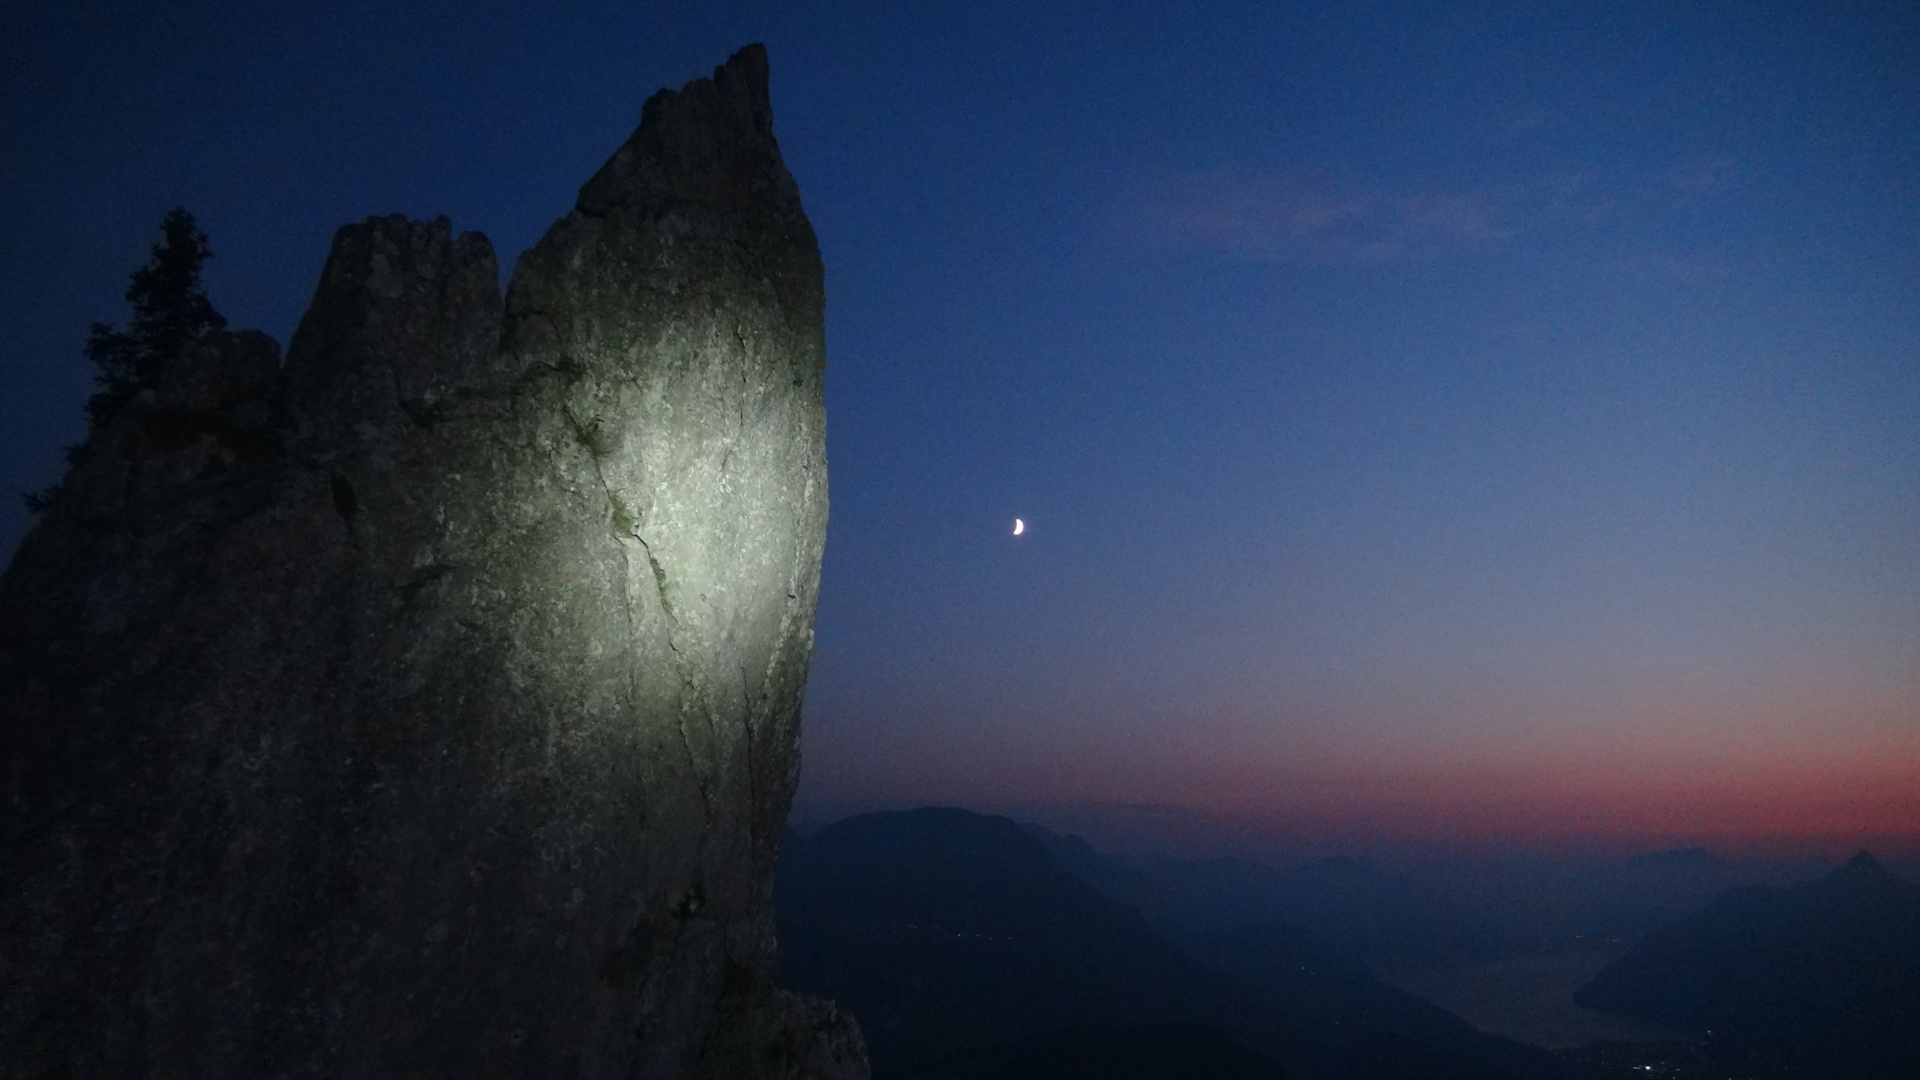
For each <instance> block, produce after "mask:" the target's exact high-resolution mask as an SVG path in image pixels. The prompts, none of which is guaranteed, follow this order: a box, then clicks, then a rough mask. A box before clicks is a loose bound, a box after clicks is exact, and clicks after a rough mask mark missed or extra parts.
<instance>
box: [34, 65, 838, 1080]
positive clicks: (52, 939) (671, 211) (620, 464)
mask: <svg viewBox="0 0 1920 1080" xmlns="http://www.w3.org/2000/svg"><path fill="white" fill-rule="evenodd" d="M497 282H498V277H497V271H496V267H495V262H494V255H493V251H492V248H491V246H490V245H489V243H488V242H487V240H486V238H485V237H482V236H480V235H478V234H475V233H460V234H456V233H454V232H453V230H452V228H451V226H450V225H449V224H448V222H447V221H446V219H444V218H442V219H440V220H438V221H436V222H433V223H431V224H423V223H420V222H415V221H409V220H406V219H404V218H400V217H391V218H374V219H369V220H367V221H365V222H363V223H361V224H358V225H352V226H348V227H346V228H343V229H342V230H340V232H339V234H338V236H337V237H336V238H335V242H334V247H333V251H332V254H331V255H330V256H329V258H328V260H327V265H326V268H325V270H324V272H323V273H322V275H321V281H320V285H319V288H318V291H317V292H316V294H315V295H314V298H313V301H312V304H311V306H310V307H309V309H308V311H307V314H306V317H305V318H304V319H303V320H302V322H301V324H300V328H299V330H298V331H297V333H296V334H295V336H294V340H293V343H292V345H291V347H290V349H289V350H288V354H287V357H286V361H285V363H284V364H281V363H280V362H279V359H278V355H277V347H276V346H275V345H274V343H273V342H272V341H270V340H269V339H267V338H265V337H264V336H262V335H259V334H252V333H225V332H220V333H215V334H211V335H209V336H207V337H205V338H203V339H202V340H201V341H200V342H199V343H198V344H197V345H195V346H194V347H193V348H192V349H190V350H189V351H188V353H187V356H186V358H185V360H184V361H183V362H182V363H180V364H178V365H177V366H176V367H175V368H174V369H173V370H171V371H169V372H168V373H167V374H166V375H165V376H164V377H163V378H162V379H161V380H160V382H159V383H158V385H157V386H155V387H152V388H149V389H144V390H142V391H141V392H140V393H139V394H137V395H136V396H135V397H134V398H133V399H132V400H131V401H130V402H128V404H127V405H126V407H125V408H124V409H123V410H121V411H120V412H119V414H118V415H117V416H116V417H115V418H114V419H113V421H112V422H111V423H110V424H108V425H106V426H105V427H104V429H103V430H100V431H97V432H95V433H94V435H93V437H92V439H91V441H90V445H89V446H88V448H87V452H86V453H85V454H84V455H82V457H81V463H80V465H79V466H78V467H76V469H75V470H74V472H73V473H72V475H71V476H70V477H69V478H68V480H67V482H66V483H65V484H64V486H63V488H62V491H61V494H60V495H59V497H58V498H57V499H56V500H55V502H54V503H53V505H52V506H51V507H49V509H48V512H47V515H46V517H45V518H44V520H43V521H42V523H41V524H40V526H39V527H38V528H37V529H36V530H35V531H34V532H33V533H32V534H31V535H29V536H28V537H27V538H26V540H25V541H24V542H23V543H22V545H21V547H20V550H19V552H18V555H17V557H16V558H15V560H14V562H13V564H12V566H11V567H9V569H8V571H7V573H6V575H5V577H4V578H3V579H0V709H3V710H4V711H3V712H0V759H3V760H4V769H5V772H4V784H5V789H4V794H5V799H6V813H5V820H4V825H0V829H4V832H0V965H4V966H0V1047H4V1048H5V1050H4V1057H5V1065H4V1069H3V1070H0V1071H4V1072H5V1073H6V1075H9V1076H34V1077H37V1076H75V1077H131V1076H196V1077H200V1076H204V1077H266V1076H295V1075H299V1076H336V1077H397V1076H425V1077H435V1076H445V1077H454V1076H459V1077H468V1076H540V1077H547V1076H603V1077H604V1076H643V1077H695V1076H702V1077H803V1076H804V1077H853V1076H864V1075H865V1071H866V1068H865V1063H864V1056H863V1051H862V1050H861V1045H860V1040H859V1034H858V1031H857V1029H855V1027H854V1026H853V1024H852V1022H851V1021H850V1020H848V1019H847V1018H846V1017H845V1016H844V1015H843V1014H840V1013H838V1012H837V1011H835V1010H834V1009H833V1008H832V1007H831V1006H828V1005H824V1004H821V1003H815V1002H812V1001H809V1000H807V999H803V998H800V997H797V996H795V995H792V994H790V993H788V992H786V991H784V990H782V989H780V988H779V987H778V985H777V984H776V981H775V962H774V939H773V925H772V912H771V909H770V900H771V883H772V873H773V868H774V860H775V854H776V850H777V847H778V844H779V840H780V837H781V835H782V829H783V824H784V820H785V817H786V813H787V810H788V806H789V802H790V798H791V794H792V787H793V783H794V779H795V776H796V770H797V767H798V761H797V751H796V734H797V725H798V720H799V709H800V700H801V690H802V685H803V682H804V680H805V677H806V670H807V663H808V658H809V654H810V651H811V644H812V622H813V613H814V606H815V598H816V591H817V586H818V580H819V578H818V575H819V567H820V554H821V546H822V543H823V540H824V535H825V524H826V513H827V501H826V496H827V489H826V459H825V451H824V437H823V436H824V415H823V411H822V406H821V391H820V387H821V373H822V369H823V363H824V360H823V350H824V345H823V342H824V327H823V299H822V291H821V265H820V260H819V254H818V248H817V245H816V243H815V240H814V236H813V232H812V230H811V228H810V227H809V225H808V223H807V220H806V217H805V216H804V215H803V214H802V212H801V208H800V202H799V196H798V192H797V189H796V188H795V186H794V183H793V180H792V178H791V177H790V176H789V175H788V173H787V171H786V168H785V167H784V166H783V165H782V163H781V160H780V156H779V150H778V147H777V145H776V144H775V141H774V138H773V135H772V114H771V111H770V108H769V105H768V98H767V71H766V58H765V54H764V52H763V51H762V50H761V49H760V48H759V47H758V46H751V47H749V48H747V49H743V50H742V51H741V52H740V53H739V54H737V55H736V56H734V57H733V58H732V59H730V60H729V61H728V62H727V63H726V64H725V65H723V66H722V67H720V68H719V69H717V70H716V71H715V73H714V75H713V77H712V78H711V79H702V80H698V81H696V82H693V83H690V84H688V85H687V86H686V87H685V88H684V89H682V90H680V91H679V92H662V93H660V94H658V95H656V96H655V97H653V98H652V99H651V100H649V101H648V102H647V103H646V107H645V111H644V113H643V118H642V122H641V125H640V128H639V130H638V131H637V132H636V133H635V134H634V135H633V137H632V138H631V139H629V140H628V142H627V143H626V145H624V146H622V147H621V148H620V150H619V151H618V152H617V153H616V154H615V155H614V156H613V158H612V160H610V161H609V162H608V163H607V164H606V166H605V167H603V168H602V169H601V170H600V171H599V173H597V174H596V175H595V176H594V177H593V178H592V179H591V180H590V181H589V182H588V183H587V184H586V186H585V187H583V188H582V189H581V192H580V198H579V202H578V204H577V205H576V207H575V209H574V210H573V212H572V213H570V214H568V215H567V216H566V217H565V218H563V219H562V220H561V221H559V222H558V223H556V224H555V225H554V226H553V227H552V228H551V229H550V230H549V231H548V233H547V235H546V236H545V237H544V238H543V239H542V240H541V241H540V242H539V244H537V245H536V246H535V247H534V248H532V249H531V250H529V251H528V252H527V253H526V254H525V255H524V256H523V257H522V258H521V259H520V261H519V263H518V265H517V266H516V268H515V271H514V275H513V281H512V284H511V286H510V288H509V289H508V291H507V294H506V296H505V298H504V301H503V299H502V297H501V296H500V293H499V288H498V284H497Z"/></svg>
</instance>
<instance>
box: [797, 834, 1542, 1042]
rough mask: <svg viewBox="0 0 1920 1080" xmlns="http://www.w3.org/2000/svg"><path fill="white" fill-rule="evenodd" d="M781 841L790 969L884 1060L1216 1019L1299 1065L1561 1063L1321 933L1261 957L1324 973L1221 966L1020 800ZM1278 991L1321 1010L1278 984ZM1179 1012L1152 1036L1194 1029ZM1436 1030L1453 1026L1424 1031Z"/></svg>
mask: <svg viewBox="0 0 1920 1080" xmlns="http://www.w3.org/2000/svg"><path fill="white" fill-rule="evenodd" d="M1057 839H1058V838H1056V840H1057ZM1055 846H1056V847H1058V846H1060V845H1059V844H1058V843H1055ZM1067 846H1068V848H1069V853H1070V854H1073V853H1074V852H1077V856H1076V857H1079V858H1097V853H1092V852H1091V850H1090V849H1088V850H1085V851H1079V850H1078V849H1077V848H1075V847H1074V846H1073V845H1067ZM782 859H783V861H782V867H781V872H780V876H779V879H778V884H777V891H776V897H775V905H776V911H777V912H778V915H779V920H780V921H779V931H780V953H781V958H782V961H783V965H784V967H785V974H786V976H787V978H788V979H789V980H790V981H791V983H792V984H793V985H794V986H796V987H799V988H802V989H804V990H806V991H807V992H811V993H818V994H823V995H828V996H831V997H832V998H834V999H835V1000H836V1001H838V1002H839V1003H840V1004H841V1005H842V1006H843V1007H845V1008H847V1009H848V1010H849V1011H851V1012H852V1013H853V1014H854V1015H855V1016H856V1017H857V1018H858V1019H859V1020H860V1023H861V1026H862V1029H863V1030H864V1031H865V1032H866V1034H867V1038H868V1045H869V1048H870V1050H871V1053H872V1057H873V1061H874V1064H875V1067H876V1069H877V1070H879V1074H880V1075H882V1076H889V1075H891V1076H896V1077H898V1076H904V1075H908V1074H907V1073H905V1072H903V1071H902V1070H903V1069H905V1068H907V1067H913V1068H916V1069H921V1070H923V1071H922V1072H917V1073H914V1074H912V1075H925V1076H933V1075H940V1076H948V1075H956V1076H957V1075H962V1074H960V1073H936V1072H933V1071H930V1070H932V1069H933V1067H934V1066H935V1065H936V1064H939V1065H941V1066H942V1067H948V1068H959V1067H961V1066H962V1065H966V1066H967V1067H978V1068H979V1069H982V1070H987V1069H989V1067H991V1069H999V1070H1002V1071H1001V1072H991V1071H982V1072H979V1073H977V1075H982V1076H988V1075H1024V1074H1021V1073H1017V1072H1014V1073H1009V1072H1006V1071H1005V1070H1007V1069H1013V1068H1016V1067H1021V1068H1024V1067H1026V1066H1027V1064H1029V1063H1030V1060H1029V1058H1028V1057H1026V1056H1025V1055H1028V1054H1033V1055H1038V1056H1039V1057H1044V1056H1045V1055H1047V1054H1052V1053H1054V1052H1055V1051H1056V1050H1057V1049H1058V1048H1059V1047H1061V1046H1065V1045H1069V1044H1070V1043H1071V1039H1070V1038H1069V1037H1068V1036H1066V1035H1060V1036H1058V1038H1057V1039H1056V1037H1055V1036H1053V1035H1048V1034H1047V1033H1048V1032H1059V1031H1060V1030H1061V1029H1064V1028H1071V1027H1081V1028H1084V1027H1086V1026H1088V1025H1102V1024H1105V1025H1114V1024H1119V1025H1168V1024H1173V1025H1181V1024H1185V1025H1196V1024H1198V1025H1209V1026H1212V1027H1217V1028H1220V1029H1224V1030H1225V1031H1227V1032H1230V1033H1231V1034H1232V1035H1233V1036H1234V1037H1235V1038H1237V1039H1239V1040H1240V1041H1241V1042H1242V1043H1243V1044H1245V1045H1246V1046H1249V1047H1251V1048H1253V1049H1255V1050H1257V1051H1261V1052H1264V1053H1269V1054H1272V1055H1273V1056H1275V1057H1278V1058H1280V1059H1281V1060H1283V1061H1285V1062H1286V1063H1287V1064H1288V1066H1289V1067H1291V1068H1293V1069H1294V1071H1295V1073H1296V1075H1300V1076H1322V1077H1341V1078H1347V1080H1372V1078H1385V1077H1399V1076H1406V1077H1447V1076H1461V1077H1468V1076H1472V1077H1481V1078H1492V1077H1499V1076H1515V1077H1518V1076H1549V1075H1553V1074H1554V1073H1555V1071H1556V1070H1557V1068H1558V1066H1557V1063H1555V1062H1553V1061H1552V1060H1551V1059H1550V1058H1548V1057H1546V1055H1544V1054H1542V1055H1539V1056H1538V1057H1533V1056H1530V1054H1529V1052H1528V1051H1527V1048H1523V1047H1519V1046H1518V1045H1517V1044H1513V1043H1507V1042H1505V1041H1504V1040H1496V1039H1491V1038H1489V1037H1487V1036H1482V1035H1479V1034H1478V1033H1475V1032H1473V1031H1472V1029H1471V1028H1468V1027H1467V1026H1466V1025H1465V1023H1464V1022H1462V1021H1460V1020H1458V1019H1457V1018H1455V1017H1452V1016H1450V1015H1449V1014H1447V1013H1444V1012H1442V1011H1441V1010H1439V1009H1437V1008H1435V1007H1433V1006H1431V1005H1427V1004H1426V1003H1424V1002H1421V1001H1419V1000H1418V999H1416V998H1412V997H1411V996H1409V995H1404V994H1400V993H1399V992H1397V991H1393V990H1390V989H1388V988H1387V987H1384V986H1381V985H1380V984H1378V983H1377V982H1374V981H1373V980H1371V979H1370V978H1369V977H1367V976H1366V975H1364V974H1363V973H1361V972H1359V971H1358V970H1356V969H1353V968H1351V967H1347V966H1344V965H1340V964H1338V963H1337V962H1331V961H1329V963H1330V965H1331V966H1328V967H1321V966H1320V965H1321V964H1322V962H1323V961H1325V960H1327V959H1328V958H1327V957H1326V956H1325V955H1324V950H1322V951H1319V952H1316V951H1315V950H1314V948H1313V946H1312V945H1311V944H1310V943H1308V942H1306V941H1305V940H1304V939H1302V940H1300V941H1298V942H1294V943H1293V944H1297V945H1298V948H1297V949H1296V948H1293V947H1292V946H1291V945H1288V944H1287V942H1286V941H1285V940H1284V939H1282V940H1281V941H1279V942H1278V943H1276V942H1274V941H1267V942H1263V943H1262V945H1263V946H1264V947H1265V948H1266V951H1265V952H1262V953H1261V954H1259V955H1260V961H1261V965H1262V966H1264V967H1271V968H1276V969H1277V968H1282V967H1287V966H1289V965H1292V966H1301V965H1300V964H1299V963H1298V961H1301V960H1303V959H1310V960H1311V963H1312V964H1313V965H1314V967H1313V968H1312V971H1313V972H1316V973H1319V974H1304V975H1301V976H1299V977H1298V979H1295V980H1294V981H1288V978H1289V977H1282V976H1275V977H1274V978H1273V979H1271V980H1270V982H1271V985H1263V986H1259V987H1253V986H1249V985H1248V984H1247V983H1245V982H1243V981H1241V980H1239V979H1235V978H1232V977H1229V976H1225V975H1222V974H1220V973H1218V972H1216V971H1213V970H1211V969H1209V968H1208V967H1206V966H1205V965H1203V964H1202V963H1200V962H1199V961H1197V960H1195V959H1194V958H1193V957H1191V956H1190V955H1188V954H1187V953H1185V952H1183V951H1182V950H1181V949H1180V948H1178V947H1176V946H1175V945H1174V944H1173V943H1171V942H1169V941H1168V940H1167V939H1166V938H1164V937H1162V936H1161V935H1159V934H1157V933H1156V932H1154V930H1153V929H1152V928H1151V927H1150V926H1149V925H1148V924H1147V922H1146V920H1145V919H1144V918H1143V917H1142V916H1141V915H1140V914H1139V913H1138V912H1137V911H1135V910H1133V909H1132V908H1129V907H1125V906H1123V905H1121V904H1118V903H1116V902H1114V901H1112V900H1110V899H1108V898H1107V897H1105V896H1102V895H1101V894H1100V893H1098V892H1096V891H1095V890H1094V889H1093V888H1092V887H1090V886H1089V885H1087V884H1086V883H1085V882H1084V881H1082V880H1080V879H1079V878H1078V877H1076V876H1074V875H1073V874H1071V873H1069V872H1068V871H1067V870H1066V869H1064V868H1063V867H1062V866H1061V865H1060V864H1059V862H1058V861H1056V860H1055V859H1054V858H1053V857H1052V855H1051V854H1050V853H1049V851H1048V848H1047V846H1045V845H1043V843H1042V842H1041V840H1039V839H1037V838H1036V837H1035V836H1034V835H1032V834H1030V833H1029V832H1027V831H1026V830H1023V829H1022V828H1021V827H1020V826H1018V825H1016V824H1014V823H1013V822H1011V821H1008V820H1006V819H1004V818H994V817H983V816H980V815H976V814H972V813H969V812H966V811H963V810H916V811H909V812H905V813H889V814H871V815H864V816H861V817H856V818H849V819H847V820H844V821H841V822H839V823H837V824H835V825H832V826H829V827H827V828H826V829H823V830H821V831H820V832H819V833H818V834H817V835H815V836H814V837H812V838H810V839H800V838H797V837H792V838H789V840H788V846H787V848H786V850H785V852H784V854H783V856H782ZM1280 993H1287V994H1292V995H1294V998H1295V999H1296V1000H1298V1001H1299V1002H1301V1003H1303V1004H1304V1005H1305V1006H1306V1009H1305V1010H1303V1011H1301V1012H1295V1011H1292V1010H1290V1009H1289V1008H1287V1007H1285V1003H1284V1002H1279V1001H1276V1000H1271V998H1272V997H1276V996H1278V995H1279V994H1280ZM1277 1005H1278V1006H1280V1007H1276V1006H1277ZM1181 1030H1186V1029H1182V1028H1178V1027H1175V1028H1167V1029H1165V1030H1162V1031H1160V1032H1159V1034H1157V1035H1154V1036H1152V1038H1153V1039H1158V1040H1161V1041H1162V1042H1165V1041H1167V1040H1175V1041H1177V1040H1178V1039H1179V1038H1181V1037H1182V1036H1180V1035H1179V1034H1178V1032H1179V1031H1181ZM1434 1032H1440V1033H1442V1034H1443V1035H1444V1036H1445V1037H1444V1038H1442V1039H1440V1040H1439V1041H1438V1042H1436V1041H1434V1040H1431V1039H1429V1038H1426V1037H1424V1036H1426V1035H1430V1034H1432V1033H1434ZM1075 1037H1078V1036H1075ZM1130 1037H1131V1036H1130ZM1140 1037H1141V1038H1148V1036H1145V1035H1141V1036H1140ZM1208 1038H1211V1036H1209V1037H1208ZM1061 1040H1066V1041H1061ZM1207 1045H1210V1044H1206V1043H1204V1041H1203V1042H1201V1043H1196V1045H1195V1047H1194V1049H1193V1053H1194V1054H1195V1055H1202V1054H1204V1053H1207V1052H1209V1051H1207V1050H1206V1046H1207ZM1212 1045H1217V1044H1212ZM1489 1050H1492V1051H1493V1052H1491V1053H1489V1052H1488V1051H1489ZM1509 1058H1510V1059H1511V1060H1510V1061H1509V1060H1507V1059H1509ZM1038 1059H1039V1058H1038V1057H1036V1058H1034V1059H1032V1060H1038ZM1195 1060H1200V1058H1199V1057H1196V1059H1195ZM966 1075H976V1074H966Z"/></svg>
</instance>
